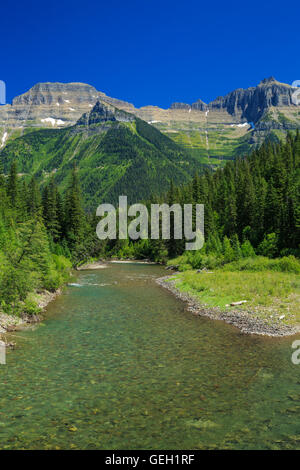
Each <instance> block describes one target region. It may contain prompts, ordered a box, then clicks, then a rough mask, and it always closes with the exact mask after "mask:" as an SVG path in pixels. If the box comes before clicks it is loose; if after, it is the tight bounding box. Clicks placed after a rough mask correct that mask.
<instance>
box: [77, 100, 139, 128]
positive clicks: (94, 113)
mask: <svg viewBox="0 0 300 470" xmlns="http://www.w3.org/2000/svg"><path fill="white" fill-rule="evenodd" d="M134 119H135V116H134V115H133V114H130V113H127V112H126V111H122V110H120V109H118V108H115V107H114V106H112V105H111V104H109V103H103V102H101V101H99V100H98V101H97V102H96V104H95V105H94V107H93V108H92V109H91V111H88V112H87V113H84V114H83V115H82V116H81V117H80V118H79V119H78V121H77V125H79V126H82V125H85V126H86V125H92V124H100V123H103V122H107V121H123V122H129V121H133V120H134Z"/></svg>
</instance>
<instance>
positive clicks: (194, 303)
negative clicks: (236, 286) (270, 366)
mask: <svg viewBox="0 0 300 470" xmlns="http://www.w3.org/2000/svg"><path fill="white" fill-rule="evenodd" d="M173 275H174V274H173ZM173 275H172V276H164V277H162V278H159V279H157V280H156V282H157V283H158V284H159V285H160V286H162V287H164V288H166V289H168V290H169V291H170V292H172V294H174V295H175V296H176V297H177V298H178V299H180V300H182V301H183V302H186V303H187V308H188V310H189V311H190V312H192V313H193V314H194V315H200V316H205V317H209V318H211V319H212V320H223V321H225V322H226V323H229V324H231V325H234V326H235V327H237V328H239V329H240V330H241V332H242V333H245V334H255V335H264V336H274V337H283V336H291V335H295V334H297V333H299V332H300V328H299V327H296V326H289V325H285V324H282V323H281V322H280V321H279V320H277V319H273V320H272V322H271V321H267V320H264V319H262V318H260V317H259V315H258V314H257V312H255V311H251V310H248V309H247V308H245V307H244V308H243V309H230V310H224V309H221V308H219V307H211V306H208V305H205V304H201V302H200V301H199V299H197V298H196V297H195V296H193V295H192V294H190V293H187V292H184V291H181V290H180V289H179V288H178V286H176V281H174V280H171V278H172V277H173Z"/></svg>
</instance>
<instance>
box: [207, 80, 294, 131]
mask: <svg viewBox="0 0 300 470" xmlns="http://www.w3.org/2000/svg"><path fill="white" fill-rule="evenodd" d="M293 92H294V88H292V87H291V86H289V85H286V84H282V83H279V82H277V81H276V80H275V78H274V77H270V78H267V79H264V80H263V81H262V82H260V84H259V85H258V86H257V87H251V88H247V89H246V90H244V89H242V88H240V89H237V90H234V91H232V92H231V93H228V95H226V96H219V97H218V98H216V99H215V100H214V101H212V102H211V103H209V105H208V106H209V108H210V109H212V110H218V109H225V110H226V111H227V112H228V113H229V114H231V115H233V116H236V117H238V118H240V119H241V120H243V119H246V120H247V121H248V122H251V121H252V122H254V123H256V122H258V121H259V119H260V118H261V117H262V116H263V114H264V112H265V111H266V109H268V108H270V107H286V106H295V105H294V104H293V102H292V94H293Z"/></svg>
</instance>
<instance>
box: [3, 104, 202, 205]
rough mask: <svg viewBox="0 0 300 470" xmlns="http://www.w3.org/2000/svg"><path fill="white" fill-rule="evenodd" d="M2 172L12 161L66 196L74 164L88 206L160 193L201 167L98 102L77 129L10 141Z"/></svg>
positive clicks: (158, 134) (142, 124)
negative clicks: (126, 197)
mask: <svg viewBox="0 0 300 470" xmlns="http://www.w3.org/2000/svg"><path fill="white" fill-rule="evenodd" d="M0 155H1V160H2V164H3V166H4V171H5V172H8V171H9V168H10V165H11V163H12V161H13V160H16V162H17V164H18V171H19V172H20V173H22V175H23V177H24V179H25V180H27V181H28V180H29V179H30V178H31V177H32V176H34V177H35V178H36V180H37V181H38V182H39V183H41V184H42V185H43V186H45V184H46V183H47V181H48V180H49V178H51V177H53V179H54V181H55V182H56V183H57V185H58V187H59V189H60V190H61V191H62V192H63V193H64V192H65V191H66V188H67V185H68V177H69V173H70V171H71V169H72V167H73V164H74V163H75V164H76V166H77V169H78V175H79V179H80V183H81V187H82V194H83V199H84V204H85V207H86V208H90V209H96V207H97V206H98V205H99V204H100V203H101V202H111V203H115V202H117V201H118V197H119V195H121V194H125V195H127V196H128V200H129V201H130V202H132V203H133V202H137V201H139V200H141V199H146V198H149V197H150V196H151V194H161V193H162V192H163V191H165V189H166V187H168V186H169V184H170V182H171V180H172V179H173V180H174V182H175V183H176V184H181V183H184V182H187V181H189V180H190V179H191V178H192V176H193V174H194V173H195V171H196V169H197V168H199V163H198V162H197V160H196V159H195V158H193V157H192V156H190V155H189V153H188V152H187V151H185V150H184V149H183V148H181V147H180V146H178V145H177V144H176V143H174V142H173V141H172V140H171V139H169V138H168V137H166V136H165V135H163V134H162V133H161V132H160V131H159V130H157V129H155V128H154V127H153V126H150V125H149V124H147V123H146V122H144V121H142V120H140V119H138V118H136V117H135V116H134V115H132V114H129V113H125V112H124V111H119V110H117V109H115V108H113V107H108V105H106V106H105V105H103V104H100V103H97V104H96V105H95V106H94V108H93V109H92V110H91V111H90V112H89V113H86V114H84V115H83V116H82V117H81V118H80V119H79V121H78V123H77V124H76V125H75V126H72V127H69V128H65V129H43V130H38V131H33V132H30V133H28V134H26V135H24V136H23V137H19V138H17V139H15V140H13V141H10V142H9V143H8V144H7V145H6V147H5V148H4V149H3V150H2V152H1V153H0Z"/></svg>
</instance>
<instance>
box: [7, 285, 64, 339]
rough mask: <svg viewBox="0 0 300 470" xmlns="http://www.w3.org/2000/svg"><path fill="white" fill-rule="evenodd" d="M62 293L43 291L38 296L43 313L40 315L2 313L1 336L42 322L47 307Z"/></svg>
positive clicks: (58, 290)
mask: <svg viewBox="0 0 300 470" xmlns="http://www.w3.org/2000/svg"><path fill="white" fill-rule="evenodd" d="M61 291H62V290H61V289H57V290H56V291H55V292H49V291H43V292H39V293H38V294H37V305H38V307H39V308H40V309H41V313H40V314H38V315H28V314H25V313H23V314H21V315H20V316H17V315H8V314H7V313H4V312H0V336H1V335H3V334H5V333H8V332H11V331H16V330H21V329H23V328H26V326H27V325H29V324H31V323H38V322H40V321H41V320H42V319H43V317H44V310H45V308H46V307H47V305H48V304H49V303H50V302H52V300H54V299H55V298H56V297H57V296H58V295H60V294H61Z"/></svg>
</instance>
